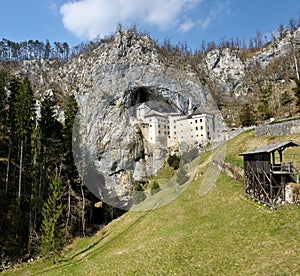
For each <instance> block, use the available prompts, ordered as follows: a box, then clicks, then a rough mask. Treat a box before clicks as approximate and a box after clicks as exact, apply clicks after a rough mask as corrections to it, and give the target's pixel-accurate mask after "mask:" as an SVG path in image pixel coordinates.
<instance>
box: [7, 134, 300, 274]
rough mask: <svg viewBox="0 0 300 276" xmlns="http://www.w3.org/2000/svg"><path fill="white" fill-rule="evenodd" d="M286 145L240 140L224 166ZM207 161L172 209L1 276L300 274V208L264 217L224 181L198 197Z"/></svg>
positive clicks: (131, 217)
mask: <svg viewBox="0 0 300 276" xmlns="http://www.w3.org/2000/svg"><path fill="white" fill-rule="evenodd" d="M298 136H299V135H298ZM286 139H293V140H295V141H296V140H297V141H298V142H300V140H299V137H297V135H294V136H288V137H281V138H254V137H253V133H252V132H251V131H250V132H246V133H244V134H242V135H240V136H238V137H237V138H235V139H234V140H232V141H230V142H228V143H227V151H226V160H227V161H228V160H230V161H231V162H235V163H237V164H240V163H241V160H240V157H237V154H238V153H240V152H241V151H244V150H247V149H249V148H251V147H253V146H257V145H259V144H265V143H273V142H276V141H278V140H286ZM293 150H294V153H299V154H300V152H299V149H297V150H296V149H293ZM208 155H209V154H208V153H206V154H205V155H203V156H200V158H198V159H197V160H196V161H194V162H193V164H191V165H190V170H189V172H190V174H191V175H192V176H193V177H192V181H191V182H190V183H188V184H186V185H187V186H186V190H185V191H184V192H183V193H182V194H180V195H179V196H178V197H177V198H176V200H174V201H172V202H171V203H170V204H168V205H166V206H163V207H161V208H159V206H158V207H157V208H154V209H153V210H150V211H144V212H133V211H131V212H128V213H126V214H125V215H123V216H122V217H120V218H119V219H117V220H114V221H113V222H112V223H110V224H109V225H108V226H106V227H105V228H104V229H102V230H101V231H99V232H98V233H97V234H96V235H95V236H93V237H89V238H85V239H78V240H77V241H75V242H74V244H73V245H72V246H70V247H69V248H66V250H65V251H64V253H63V258H62V259H61V260H60V261H59V262H58V263H56V264H55V265H52V264H50V263H47V262H45V261H43V260H40V261H38V262H35V263H32V264H27V265H24V266H22V267H19V268H16V269H14V270H11V271H9V272H6V273H4V275H33V274H34V275H35V274H41V275H203V274H205V275H214V274H217V275H219V274H223V275H237V274H239V275H253V274H257V275H261V274H263V275H274V274H276V275H296V274H300V267H299V258H300V247H299V244H300V208H299V207H296V206H288V207H282V208H280V209H278V210H276V211H274V210H270V209H269V208H267V207H264V206H261V205H259V204H257V203H255V202H253V201H251V200H249V199H247V198H245V197H244V196H243V187H242V184H241V183H238V182H236V181H234V180H232V179H231V178H229V177H227V176H225V175H223V174H221V175H220V176H219V178H218V180H217V182H216V184H215V186H214V187H213V188H212V189H211V190H210V191H209V192H208V193H207V194H206V195H205V196H199V188H200V185H201V183H202V180H203V179H205V172H206V170H207V168H208V166H209V159H207V158H209V156H208ZM196 165H197V166H196ZM192 172H193V173H192ZM203 184H205V183H202V185H203Z"/></svg>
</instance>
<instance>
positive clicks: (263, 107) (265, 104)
mask: <svg viewBox="0 0 300 276" xmlns="http://www.w3.org/2000/svg"><path fill="white" fill-rule="evenodd" d="M271 95H272V85H271V84H269V85H268V86H267V87H266V88H261V89H260V98H259V101H260V104H259V106H258V111H259V112H260V113H261V117H262V119H263V120H267V119H270V118H271V117H272V115H273V113H272V111H271V109H270V106H269V103H270V98H271Z"/></svg>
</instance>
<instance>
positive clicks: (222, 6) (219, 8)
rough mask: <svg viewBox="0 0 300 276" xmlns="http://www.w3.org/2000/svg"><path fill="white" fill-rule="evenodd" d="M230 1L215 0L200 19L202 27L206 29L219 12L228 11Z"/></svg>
mask: <svg viewBox="0 0 300 276" xmlns="http://www.w3.org/2000/svg"><path fill="white" fill-rule="evenodd" d="M230 3H231V1H230V0H226V1H224V2H223V1H217V2H216V3H215V6H214V7H213V9H212V10H211V11H210V13H209V15H208V16H207V17H206V18H205V19H204V20H203V21H202V23H201V27H202V29H206V28H207V27H208V26H209V25H210V24H211V23H212V22H213V21H214V20H215V19H216V18H217V17H218V16H219V15H220V14H223V13H224V11H226V13H230V10H229V9H228V7H229V5H230Z"/></svg>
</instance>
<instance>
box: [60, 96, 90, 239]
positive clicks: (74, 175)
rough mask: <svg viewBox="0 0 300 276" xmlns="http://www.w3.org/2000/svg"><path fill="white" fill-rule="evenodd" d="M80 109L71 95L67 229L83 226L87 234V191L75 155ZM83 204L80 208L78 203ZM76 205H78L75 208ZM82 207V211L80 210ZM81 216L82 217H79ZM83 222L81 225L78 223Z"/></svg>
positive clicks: (66, 159)
mask: <svg viewBox="0 0 300 276" xmlns="http://www.w3.org/2000/svg"><path fill="white" fill-rule="evenodd" d="M77 111H78V104H77V102H76V99H75V96H74V95H72V96H70V98H69V100H68V103H67V106H66V109H65V125H64V129H63V135H64V145H65V156H64V161H63V162H64V173H65V176H66V181H67V182H68V183H69V185H68V200H67V210H68V211H67V222H66V229H67V231H68V232H71V231H70V230H69V229H73V230H77V229H78V228H81V232H82V234H83V236H85V193H84V189H83V183H82V181H80V178H79V174H78V171H77V167H76V165H75V161H74V157H73V147H72V144H73V141H72V137H73V128H74V124H75V119H76V114H77ZM79 204H80V205H81V206H80V208H78V205H79ZM74 205H77V206H76V208H74ZM78 209H80V212H79V210H78ZM79 216H80V218H79ZM78 222H81V226H80V227H79V226H78V225H77V224H78Z"/></svg>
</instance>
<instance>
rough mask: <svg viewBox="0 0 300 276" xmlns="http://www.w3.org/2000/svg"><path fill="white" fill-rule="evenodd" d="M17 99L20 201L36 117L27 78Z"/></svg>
mask: <svg viewBox="0 0 300 276" xmlns="http://www.w3.org/2000/svg"><path fill="white" fill-rule="evenodd" d="M15 99H16V101H15V106H14V111H15V124H16V135H17V140H18V142H19V152H20V156H19V179H18V199H19V200H20V198H21V189H22V171H23V158H24V156H25V154H27V153H26V149H27V148H29V147H28V146H27V143H28V144H29V145H30V137H31V133H32V131H33V126H34V117H35V113H34V97H33V91H32V88H31V85H30V82H29V79H28V78H27V77H26V78H24V80H23V81H22V82H21V85H20V88H19V90H18V92H17V94H16V98H15ZM28 154H29V153H28Z"/></svg>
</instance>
